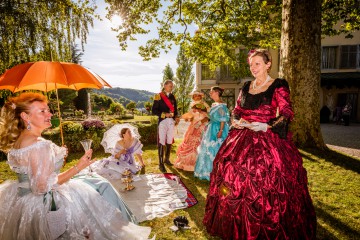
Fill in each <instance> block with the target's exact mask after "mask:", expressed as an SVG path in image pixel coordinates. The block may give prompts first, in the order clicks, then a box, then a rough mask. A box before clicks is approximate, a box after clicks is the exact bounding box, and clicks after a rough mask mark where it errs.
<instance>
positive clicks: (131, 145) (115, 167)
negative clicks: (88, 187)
mask: <svg viewBox="0 0 360 240" xmlns="http://www.w3.org/2000/svg"><path fill="white" fill-rule="evenodd" d="M113 132H114V133H113ZM111 135H115V139H114V137H112V136H111ZM107 136H110V137H107ZM116 138H118V139H116ZM139 138H140V135H139V133H138V131H137V128H136V127H134V126H132V125H130V124H119V125H114V126H113V128H112V129H109V130H108V131H107V133H105V134H104V139H103V140H102V141H101V144H102V145H103V146H104V148H105V151H106V152H111V153H112V155H111V156H110V157H108V158H105V159H103V160H100V161H97V162H95V163H93V164H92V165H91V168H92V169H93V170H94V171H95V172H97V173H98V174H100V175H102V176H103V177H105V178H108V179H120V178H121V177H122V173H123V172H124V171H125V170H127V169H128V170H130V171H131V172H132V173H133V174H135V173H136V172H138V171H139V170H141V169H142V168H143V167H145V164H144V161H143V159H142V153H143V152H142V147H143V144H142V143H141V142H140V140H139ZM105 142H106V143H105ZM114 142H116V144H115V146H114V147H113V145H114V144H113V143H114ZM135 158H137V160H138V161H136V159H135Z"/></svg>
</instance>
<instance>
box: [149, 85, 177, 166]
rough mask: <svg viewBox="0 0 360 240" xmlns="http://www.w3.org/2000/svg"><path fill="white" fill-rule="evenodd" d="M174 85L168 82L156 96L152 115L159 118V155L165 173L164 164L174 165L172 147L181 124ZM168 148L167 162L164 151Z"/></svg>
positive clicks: (160, 164)
mask: <svg viewBox="0 0 360 240" xmlns="http://www.w3.org/2000/svg"><path fill="white" fill-rule="evenodd" d="M173 88H174V84H173V82H172V81H171V80H166V81H165V82H164V85H163V89H162V91H161V92H160V93H158V94H155V96H154V104H153V106H152V113H153V114H154V115H157V116H158V117H159V121H158V154H159V169H160V171H161V172H165V171H166V170H165V166H164V163H166V164H168V165H170V166H171V165H172V164H171V162H170V151H171V145H172V144H173V142H174V131H175V125H176V124H177V123H178V122H179V120H180V119H179V117H178V111H177V103H176V99H175V96H174V95H173V94H172V93H171V92H172V90H173ZM165 146H166V153H165V160H164V149H165Z"/></svg>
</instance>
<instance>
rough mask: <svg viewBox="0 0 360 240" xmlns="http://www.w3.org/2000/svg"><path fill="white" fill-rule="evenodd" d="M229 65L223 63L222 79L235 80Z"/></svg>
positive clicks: (221, 68) (221, 69)
mask: <svg viewBox="0 0 360 240" xmlns="http://www.w3.org/2000/svg"><path fill="white" fill-rule="evenodd" d="M234 79H235V78H234V76H232V73H231V69H230V66H229V65H221V67H220V79H219V80H220V81H232V80H234Z"/></svg>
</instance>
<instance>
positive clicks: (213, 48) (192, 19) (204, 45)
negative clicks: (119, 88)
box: [106, 0, 360, 66]
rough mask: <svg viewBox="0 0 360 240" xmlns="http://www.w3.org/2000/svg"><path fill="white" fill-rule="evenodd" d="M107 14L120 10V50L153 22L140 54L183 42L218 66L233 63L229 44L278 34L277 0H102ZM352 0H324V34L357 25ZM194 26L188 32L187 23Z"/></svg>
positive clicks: (265, 43)
mask: <svg viewBox="0 0 360 240" xmlns="http://www.w3.org/2000/svg"><path fill="white" fill-rule="evenodd" d="M106 2H107V3H109V4H110V6H109V8H108V10H109V12H108V15H107V17H109V18H111V17H112V16H114V15H119V16H120V17H121V18H122V20H123V21H122V23H121V25H120V26H119V27H117V28H115V29H114V30H115V31H117V32H118V39H119V42H120V46H121V47H122V49H123V50H126V49H127V46H128V42H129V41H134V40H137V38H138V36H139V35H143V34H148V33H149V32H150V30H149V28H147V27H148V25H149V24H151V23H153V24H155V25H157V26H158V27H157V34H158V36H156V37H154V38H152V39H149V40H148V41H147V42H146V44H145V45H143V46H141V47H140V48H139V54H140V55H141V56H142V57H143V58H144V60H150V59H151V58H154V57H159V55H160V53H161V50H164V51H165V52H166V51H168V50H170V49H171V48H172V46H173V44H178V45H179V44H180V43H182V44H183V46H184V50H185V52H186V54H187V55H188V56H192V57H194V59H195V60H197V61H200V62H203V63H206V64H210V65H212V66H220V65H221V64H229V65H236V64H238V61H239V56H238V55H237V54H235V53H234V51H233V49H235V48H237V47H239V46H244V47H245V48H247V49H252V48H255V47H270V48H278V47H279V46H280V35H281V23H282V21H281V10H282V1H281V0H269V1H261V0H260V1H259V0H253V1H248V0H247V1H245V0H242V1H234V0H208V1H205V0H203V1H191V0H174V1H163V0H148V1H142V0H133V1H128V0H106ZM359 4H360V3H359V1H355V0H352V1H350V0H323V1H322V34H324V35H336V34H340V33H346V34H348V35H347V37H351V36H352V35H351V33H353V32H354V31H356V30H359V29H360V17H359V16H360V6H359ZM191 27H192V28H196V31H193V32H190V29H191Z"/></svg>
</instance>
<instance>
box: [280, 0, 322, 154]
mask: <svg viewBox="0 0 360 240" xmlns="http://www.w3.org/2000/svg"><path fill="white" fill-rule="evenodd" d="M280 76H281V77H284V78H285V79H286V80H287V81H288V82H289V86H290V91H291V100H292V106H293V110H294V112H295V118H294V121H293V122H292V124H291V131H292V132H293V134H294V135H293V140H294V142H295V144H296V145H298V146H302V147H309V146H311V147H317V148H321V149H326V145H325V144H324V140H323V138H322V135H321V129H320V106H319V104H320V77H321V0H308V1H302V0H283V9H282V29H281V49H280Z"/></svg>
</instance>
